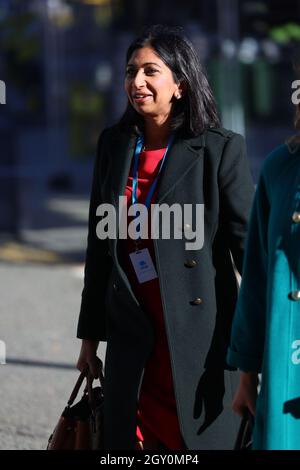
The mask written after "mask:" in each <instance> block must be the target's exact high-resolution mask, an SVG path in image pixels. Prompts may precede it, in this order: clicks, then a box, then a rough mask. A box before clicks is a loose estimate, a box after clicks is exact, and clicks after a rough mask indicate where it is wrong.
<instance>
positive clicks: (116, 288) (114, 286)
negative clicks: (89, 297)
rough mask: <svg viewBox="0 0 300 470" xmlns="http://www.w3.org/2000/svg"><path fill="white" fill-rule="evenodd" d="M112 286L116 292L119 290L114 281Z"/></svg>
mask: <svg viewBox="0 0 300 470" xmlns="http://www.w3.org/2000/svg"><path fill="white" fill-rule="evenodd" d="M113 288H114V290H115V291H116V292H117V291H118V290H119V286H118V284H117V283H116V282H114V283H113Z"/></svg>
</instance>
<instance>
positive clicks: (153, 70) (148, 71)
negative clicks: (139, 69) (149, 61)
mask: <svg viewBox="0 0 300 470" xmlns="http://www.w3.org/2000/svg"><path fill="white" fill-rule="evenodd" d="M155 72H157V70H155V69H147V70H146V73H150V74H152V73H155Z"/></svg>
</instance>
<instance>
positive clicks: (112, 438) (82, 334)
mask: <svg viewBox="0 0 300 470" xmlns="http://www.w3.org/2000/svg"><path fill="white" fill-rule="evenodd" d="M136 140H137V137H136V136H135V135H134V134H131V133H129V132H127V131H124V130H121V129H120V127H119V125H117V124H116V125H114V126H112V127H110V128H107V129H105V130H104V131H103V132H102V134H101V136H100V138H99V142H98V151H97V159H96V162H95V168H94V176H93V184H92V191H91V199H90V211H89V232H88V246H87V252H86V265H85V279H84V288H83V291H82V302H81V310H80V316H79V322H78V329H77V336H78V337H79V338H86V339H95V340H102V341H107V349H106V358H105V378H106V381H105V407H104V420H105V421H104V429H105V441H106V447H107V449H134V447H135V430H136V409H137V403H138V394H139V389H140V385H141V381H142V376H143V370H144V366H145V363H146V361H147V358H148V357H149V356H150V354H151V351H152V348H153V345H154V329H153V324H152V321H151V319H150V318H149V317H148V315H147V314H146V313H145V312H144V311H143V310H142V308H141V306H140V305H139V302H138V300H137V299H136V297H135V295H134V293H133V291H132V289H131V285H130V283H129V280H128V278H127V276H126V273H125V272H124V270H123V268H122V266H121V263H120V253H119V244H118V239H117V238H116V239H114V238H107V239H105V240H101V239H99V238H98V237H97V234H96V226H97V224H98V222H99V220H100V218H99V217H98V216H97V215H96V211H97V207H98V206H99V205H100V204H103V203H109V204H112V205H113V206H114V207H115V209H116V219H117V224H118V216H119V209H118V203H119V196H122V195H124V190H125V186H126V182H127V177H128V172H129V169H130V165H131V161H132V158H133V154H134V149H135V144H136ZM253 193H254V187H253V183H252V179H251V176H250V172H249V167H248V163H247V160H246V155H245V144H244V139H243V137H242V136H240V135H238V134H235V133H233V132H231V131H227V130H225V129H222V128H218V129H210V130H207V131H205V132H204V133H202V134H200V135H198V136H196V137H190V138H182V137H179V135H177V134H176V136H175V139H174V141H173V144H172V146H171V148H170V150H169V152H168V154H167V158H166V161H165V163H164V167H163V169H162V172H161V174H160V177H159V182H158V188H157V196H156V200H155V203H156V204H163V203H165V204H168V205H169V206H171V205H172V204H174V203H177V204H180V205H182V207H183V204H204V245H203V247H202V248H201V249H198V250H187V249H186V241H187V239H186V237H185V236H184V234H185V233H186V232H185V230H188V229H189V227H184V226H182V227H181V229H182V231H183V237H182V238H181V239H180V238H175V237H174V236H173V237H172V236H171V238H170V239H163V238H158V239H154V241H153V243H154V250H155V262H156V267H157V274H158V278H159V284H160V290H161V296H162V305H163V312H164V320H165V328H166V334H167V339H168V346H169V351H170V359H171V366H172V374H173V381H174V391H175V398H176V404H177V412H178V419H179V424H180V429H181V433H182V436H183V439H184V441H185V443H186V446H187V448H188V449H231V448H232V446H233V443H234V439H235V435H236V432H237V427H238V420H237V418H236V417H235V416H234V415H233V413H232V411H231V401H232V397H233V393H234V388H235V383H236V379H235V376H236V375H237V374H236V372H228V371H225V372H224V369H226V368H227V366H226V362H225V360H226V351H227V347H228V343H229V338H230V329H231V320H232V316H233V312H234V308H235V303H236V298H237V281H236V276H235V272H234V268H233V264H232V258H233V260H234V263H235V265H236V267H237V269H238V271H240V272H241V268H242V262H243V251H244V240H245V236H246V233H247V224H248V217H249V212H250V208H251V205H252V198H253ZM194 228H195V227H193V229H194ZM172 233H174V232H173V231H172V229H171V235H172ZM231 256H232V258H231ZM191 261H193V262H192V263H191ZM199 299H200V300H199ZM228 369H230V368H229V367H228Z"/></svg>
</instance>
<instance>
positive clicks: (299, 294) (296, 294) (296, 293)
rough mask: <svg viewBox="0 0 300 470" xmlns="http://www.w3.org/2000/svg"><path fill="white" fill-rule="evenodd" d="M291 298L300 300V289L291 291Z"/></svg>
mask: <svg viewBox="0 0 300 470" xmlns="http://www.w3.org/2000/svg"><path fill="white" fill-rule="evenodd" d="M290 298H291V299H292V300H295V301H299V300H300V290H294V291H293V292H291V293H290Z"/></svg>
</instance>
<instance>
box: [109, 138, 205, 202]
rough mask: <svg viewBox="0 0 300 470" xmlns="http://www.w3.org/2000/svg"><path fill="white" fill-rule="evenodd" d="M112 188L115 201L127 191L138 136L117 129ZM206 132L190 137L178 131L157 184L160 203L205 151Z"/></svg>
mask: <svg viewBox="0 0 300 470" xmlns="http://www.w3.org/2000/svg"><path fill="white" fill-rule="evenodd" d="M111 140H112V142H111V143H112V145H111V158H112V191H113V197H114V200H115V202H118V198H119V196H122V195H124V192H125V187H126V183H127V178H128V173H129V170H130V165H131V161H132V158H133V155H134V149H135V145H136V140H137V137H136V136H133V135H130V134H129V133H126V132H121V131H120V130H119V129H116V130H115V131H114V132H113V134H112V137H111ZM204 144H205V139H204V134H200V135H199V136H196V137H191V138H186V139H183V138H179V137H178V136H176V135H175V139H174V141H173V144H172V146H171V147H170V149H169V152H168V154H167V157H166V161H165V163H164V166H163V169H162V172H161V175H160V178H159V181H158V186H157V196H156V200H155V202H156V203H157V204H159V203H161V201H162V200H163V199H164V198H165V197H166V196H167V194H168V193H169V192H170V191H171V190H172V188H173V187H174V185H175V184H176V183H177V182H178V181H179V180H180V179H181V178H183V177H184V175H185V173H186V172H187V171H188V170H189V169H190V167H191V166H192V165H194V163H195V162H196V161H197V159H198V158H199V157H201V156H202V154H203V148H204Z"/></svg>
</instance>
